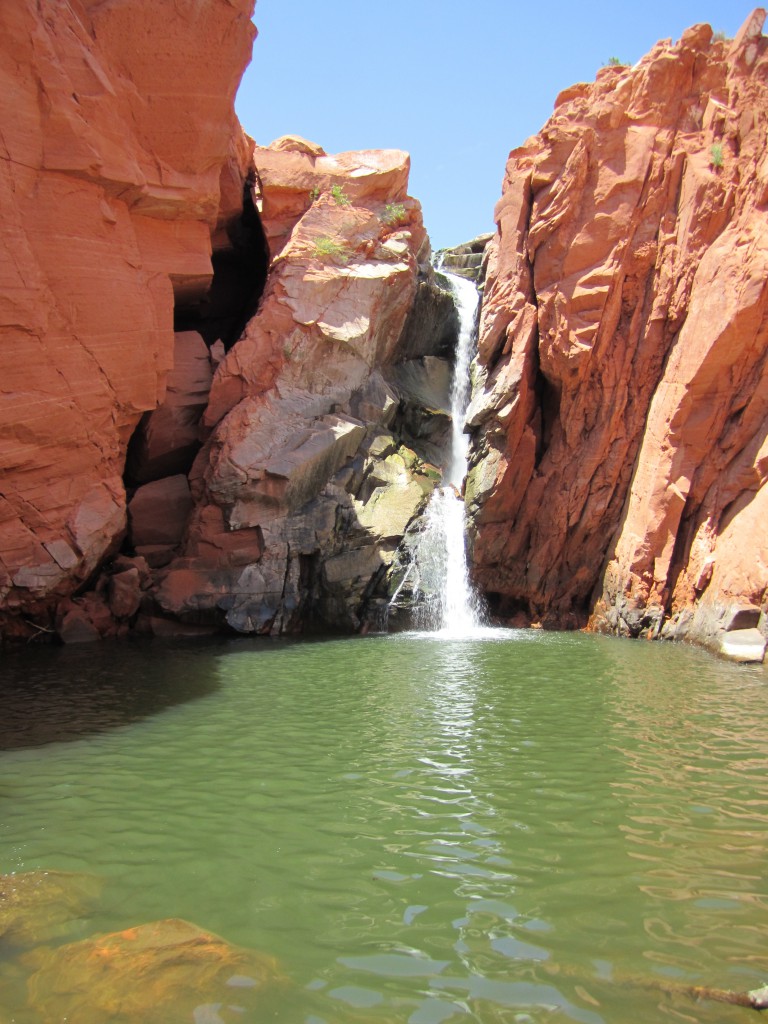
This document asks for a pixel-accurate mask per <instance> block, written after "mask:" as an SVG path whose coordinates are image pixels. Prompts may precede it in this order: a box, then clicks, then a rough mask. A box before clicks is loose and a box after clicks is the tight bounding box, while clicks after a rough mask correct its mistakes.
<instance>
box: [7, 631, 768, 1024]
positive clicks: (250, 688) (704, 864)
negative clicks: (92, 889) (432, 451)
mask: <svg viewBox="0 0 768 1024" xmlns="http://www.w3.org/2000/svg"><path fill="white" fill-rule="evenodd" d="M1 689H2V696H1V698H0V699H1V700H2V705H1V706H2V715H1V721H0V748H2V752H0V837H1V841H0V857H1V863H0V870H1V871H2V872H4V873H10V872H29V871H34V870H40V869H43V870H47V871H53V870H57V871H67V872H76V873H86V874H88V875H95V876H98V877H99V878H101V879H103V881H104V884H103V889H102V891H101V894H100V896H99V898H98V900H97V902H96V904H95V905H94V906H93V907H92V908H91V909H90V910H89V911H88V913H87V914H86V915H84V916H83V915H81V916H79V917H78V918H77V920H76V921H74V923H73V924H72V926H71V927H70V928H69V930H68V931H67V932H66V934H64V933H62V934H61V935H59V936H57V937H56V938H55V939H53V940H47V941H46V943H45V944H44V945H45V947H46V948H43V949H40V948H37V949H34V948H33V949H32V950H29V949H27V950H18V949H15V948H13V947H12V946H11V947H9V946H8V945H7V944H0V952H1V954H2V957H1V959H0V993H2V998H0V1021H2V1022H3V1024H10V1022H14V1024H41V1022H44V1024H49V1022H56V1024H64V1022H65V1021H66V1022H68V1024H108V1022H109V1021H116V1022H119V1024H123V1021H129V1022H130V1024H138V1022H141V1024H144V1022H148V1021H152V1022H154V1021H155V1020H156V1019H157V1020H162V1021H163V1022H164V1024H176V1022H177V1021H178V1022H182V1021H183V1022H189V1024H218V1022H220V1021H227V1022H230V1021H242V1022H244V1024H255V1022H262V1021H285V1022H291V1024H321V1022H326V1024H336V1022H340V1024H346V1022H361V1024H362V1022H387V1024H392V1022H404V1024H405V1022H408V1024H438V1022H441V1021H456V1022H461V1021H479V1022H482V1024H491V1022H502V1021H503V1022H512V1021H514V1022H517V1024H530V1022H531V1021H533V1022H537V1024H538V1022H543V1021H580V1022H584V1024H600V1022H606V1024H637V1022H638V1021H643V1022H644V1024H649V1022H655V1021H666V1020H670V1019H671V1020H681V1021H700V1022H707V1024H710V1022H711V1024H728V1022H731V1021H733V1022H738V1021H747V1020H749V1019H756V1014H755V1011H752V1010H749V1009H742V1008H739V1007H733V1006H724V1005H720V1004H718V1003H712V1002H707V1001H703V1002H696V1001H694V1000H692V999H690V998H688V997H687V996H686V995H685V994H684V993H682V988H684V987H685V986H687V985H697V984H702V985H712V986H718V987H725V988H735V989H739V990H744V989H751V988H755V987H757V986H759V985H760V984H762V983H764V982H765V981H766V980H768V914H767V913H766V910H767V909H768V907H767V904H768V887H767V885H766V863H768V861H767V859H766V853H767V852H768V851H767V849H766V847H767V845H768V770H767V769H768V757H767V755H768V738H766V729H765V722H766V718H767V717H768V689H767V688H766V685H765V674H764V671H763V670H762V668H750V667H740V666H736V665H730V664H727V663H723V662H720V661H718V660H716V659H715V658H713V657H711V656H710V655H708V654H706V653H704V652H700V651H697V650H694V649H691V648H687V647H683V646H670V645H662V644H648V643H644V642H639V641H637V642H632V641H621V640H616V639H611V638H606V637H598V636H588V635H583V634H562V633H560V634H558V633H549V634H547V633H544V632H542V631H536V630H527V631H519V632H518V631H506V632H503V631H487V632H486V633H485V634H483V635H481V636H478V637H475V638H472V637H468V638H464V639H460V640H452V639H450V638H445V637H442V636H440V635H433V636H430V635H426V634H414V633H410V634H400V635H393V636H368V637H357V638H346V639H324V640H315V641H310V640H302V641H278V640H255V639H225V638H219V639H215V640H206V641H187V642H181V641H177V642H168V641H166V642H162V641H158V640H155V641H144V642H137V643H124V644H123V645H121V646H112V645H110V644H107V643H104V644H102V645H98V646H94V645H89V646H88V647H87V648H85V647H84V648H76V647H70V648H47V649H41V650H35V651H31V650H21V651H10V652H7V653H6V652H4V653H3V671H2V687H1ZM162 918H183V919H186V920H188V921H191V922H194V923H195V924H196V925H199V926H200V927H202V928H205V929H210V930H212V931H213V932H215V933H217V934H219V935H221V936H223V937H224V938H226V939H227V940H228V941H229V942H231V943H236V944H238V945H241V946H246V947H249V948H254V949H256V950H260V951H262V952H264V953H267V954H269V955H271V956H273V957H275V958H276V960H277V961H278V962H279V967H280V972H281V975H282V976H283V978H284V983H283V985H282V986H281V987H280V989H279V992H278V994H274V993H273V994H272V995H270V994H269V993H265V995H264V997H263V999H261V1000H259V1001H257V1002H256V1003H255V1004H254V1003H251V1002H247V1001H246V1000H245V997H243V998H241V997H240V995H239V990H236V989H231V990H229V993H224V994H223V995H222V993H220V992H211V993H210V995H208V994H207V993H206V994H205V997H201V1000H200V1005H199V1006H198V1007H196V1009H195V1012H194V1013H192V1014H190V1013H189V1012H188V1011H186V1010H185V1011H184V1013H182V1012H181V1011H180V1012H179V1014H178V1016H176V1015H174V1013H173V1012H171V1013H166V1014H165V1015H164V1016H162V1017H159V1018H156V1017H155V1016H151V1014H150V1012H149V1009H148V1010H147V1012H146V1013H143V1014H142V1013H139V1014H138V1015H136V1016H131V1015H129V1014H127V1013H125V1014H123V1013H122V1011H121V1010H119V1008H118V1009H117V1010H116V1011H115V1013H114V1014H113V1015H107V1014H106V1013H105V1012H104V1011H103V1009H102V1010H101V1011H99V1012H97V1011H96V1010H94V1009H93V1007H92V1006H91V1005H90V1003H89V999H90V996H89V989H88V986H87V984H86V985H85V987H84V988H83V990H82V991H81V992H80V995H79V997H78V998H79V999H80V1002H79V1003H77V1004H76V1005H77V1006H78V1012H77V1013H74V1014H73V1013H72V1006H73V1003H72V999H71V997H70V996H69V995H67V992H66V988H67V983H68V980H67V977H66V973H65V974H64V975H63V978H61V977H60V978H59V980H58V983H57V984H59V988H56V987H55V986H54V990H53V994H50V992H49V994H48V997H47V1001H46V1002H45V1013H43V1012H42V1011H41V1010H40V1009H36V1010H32V1009H29V1008H25V1003H26V998H27V995H26V993H27V979H28V975H29V974H30V973H31V972H33V971H35V970H37V969H38V967H39V965H40V963H45V960H46V957H47V956H49V955H50V952H49V949H48V947H50V946H53V947H54V948H55V946H56V945H57V944H58V943H61V942H64V941H66V942H71V941H73V940H80V939H85V938H86V937H88V936H91V935H93V934H94V933H97V932H110V931H113V930H116V929H125V928H129V927H131V926H135V925H141V924H143V923H146V922H151V921H156V920H158V919H162ZM141 986H142V980H141V977H139V978H137V980H136V983H135V995H136V996H137V998H138V997H140V996H141ZM678 987H679V988H680V990H681V991H679V992H678V991H677V990H678ZM30 991H34V984H33V986H32V987H31V989H30ZM246 994H247V993H246ZM147 998H148V999H149V998H152V999H155V998H157V995H156V990H154V989H153V992H152V994H151V997H150V994H149V993H148V995H147ZM58 1000H60V1003H59V1002H58ZM116 1006H118V1007H119V1004H116Z"/></svg>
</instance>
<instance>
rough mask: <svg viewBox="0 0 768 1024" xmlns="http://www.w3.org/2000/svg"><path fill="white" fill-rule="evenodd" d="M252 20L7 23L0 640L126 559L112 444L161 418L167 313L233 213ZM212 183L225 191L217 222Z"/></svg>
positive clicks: (1, 192)
mask: <svg viewBox="0 0 768 1024" xmlns="http://www.w3.org/2000/svg"><path fill="white" fill-rule="evenodd" d="M252 11H253V0H211V2H206V3H205V4H199V3H195V2H193V0H182V2H180V3H176V4H173V5H171V7H168V5H162V4H141V3H138V4H125V3H117V4H114V3H109V4H103V3H101V4H99V3H85V4H61V3H58V2H56V0H41V2H37V0H35V2H33V0H18V2H14V3H9V4H3V5H2V11H0V27H1V28H2V32H0V47H1V48H2V49H3V51H4V59H3V60H2V62H0V63H1V66H2V70H0V97H2V99H0V103H2V102H4V103H6V105H7V110H6V113H5V116H4V118H3V123H4V129H3V140H4V141H3V145H4V154H3V155H4V157H5V159H3V160H2V161H0V205H2V209H3V217H2V224H1V225H0V238H1V239H2V242H0V245H1V246H2V252H3V258H2V259H0V335H1V339H2V344H0V474H1V475H2V479H3V486H2V496H1V497H0V628H8V629H10V630H12V629H13V628H14V625H13V622H15V623H16V625H19V624H21V623H22V622H23V617H25V616H27V617H29V616H31V617H33V618H34V617H35V615H36V613H38V612H40V616H41V619H42V617H43V613H47V611H49V610H50V608H51V605H52V603H55V601H56V600H57V598H60V597H62V596H64V595H67V594H69V593H71V592H72V590H73V589H74V588H75V587H76V586H78V585H79V584H81V583H82V582H83V580H85V579H87V578H88V577H89V576H90V575H91V574H92V573H93V572H94V569H95V568H96V567H97V566H98V565H99V563H100V562H101V561H102V560H103V559H104V557H105V556H106V555H108V554H109V553H110V552H111V551H114V549H115V548H116V546H117V545H119V543H120V539H121V537H122V534H123V532H124V530H125V526H126V516H125V490H124V486H123V480H122V475H123V469H124V462H125V453H126V446H127V443H128V440H129V438H130V436H131V434H132V432H133V430H134V428H135V426H136V424H137V423H138V421H139V419H140V417H141V416H142V414H143V413H144V412H146V411H149V410H154V409H155V408H156V406H157V405H158V403H159V402H161V401H162V400H163V395H164V393H165V387H166V376H167V373H168V371H169V369H170V368H171V366H172V365H173V344H174V336H173V312H174V304H175V303H176V302H194V301H197V300H199V298H200V297H201V296H202V295H203V294H204V293H205V291H206V289H207V287H208V285H209V282H210V278H211V262H210V253H211V235H212V232H215V231H216V230H222V229H223V228H225V226H226V221H227V218H228V217H231V216H237V215H238V214H239V210H233V209H231V207H230V206H228V205H227V202H228V196H229V195H230V194H231V193H232V191H234V192H235V193H237V191H238V187H239V194H240V200H239V202H240V205H241V200H242V177H241V174H240V168H241V166H242V162H243V161H242V157H243V152H242V150H243V146H244V145H245V148H246V149H247V150H249V149H250V147H249V146H247V144H244V143H243V140H242V136H241V133H240V132H239V128H237V129H236V126H235V121H234V118H233V114H232V104H233V99H234V93H235V89H236V87H237V84H238V82H239V79H240V76H241V74H242V71H243V69H244V67H245V64H246V62H247V60H248V58H249V56H250V49H251V41H252V37H253V27H252V25H251V22H250V16H251V14H252ZM169 39H172V40H173V45H172V46H169V45H168V40H169ZM212 40H215V45H211V41H212ZM222 178H223V179H225V181H226V180H227V179H231V180H238V181H239V186H236V187H234V189H232V188H229V189H228V190H227V189H225V202H224V203H222V204H221V207H220V194H221V187H220V186H221V180H222ZM12 620H13V622H12Z"/></svg>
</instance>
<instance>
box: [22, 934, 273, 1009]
mask: <svg viewBox="0 0 768 1024" xmlns="http://www.w3.org/2000/svg"><path fill="white" fill-rule="evenodd" d="M283 984H284V979H283V977H282V976H281V974H280V972H279V969H278V966H277V962H276V961H275V960H274V959H273V958H271V957H268V956H265V955H263V954H260V953H256V952H253V951H251V950H246V949H241V948H238V947H236V946H232V945H230V944H229V943H228V942H226V941H225V940H224V939H221V938H219V937H218V936H217V935H213V934H212V933H210V932H207V931H204V930H203V929H201V928H198V927H197V926H196V925H193V924H190V923H188V922H187V921H181V920H176V919H171V920H164V921H156V922H154V923H152V924H142V925H139V926H137V927H135V928H126V929H125V930H124V931H121V932H112V933H110V934H107V935H99V936H96V937H94V938H90V939H86V940H85V941H83V942H76V943H71V944H70V945H66V946H61V947H59V948H58V949H54V950H51V951H50V952H49V954H48V956H47V957H46V959H45V961H44V963H43V965H42V966H41V967H40V968H39V969H38V970H37V971H36V972H35V973H34V974H33V975H32V977H31V978H30V980H29V1002H30V1005H31V1007H32V1008H33V1009H34V1010H35V1011H36V1012H37V1013H39V1014H41V1015H42V1017H43V1019H44V1020H50V1021H53V1020H54V1019H55V1020H61V1019H68V1020H76V1021H78V1022H79V1024H101V1022H102V1021H104V1019H105V1018H111V1017H115V1018H119V1020H120V1022H121V1024H168V1021H169V1020H178V1021H182V1020H184V1021H187V1020H189V1021H202V1020H210V1021H217V1022H219V1021H224V1022H233V1021H239V1020H242V1014H243V1013H244V1012H246V1013H248V1014H249V1015H250V1014H254V1013H257V1012H259V1013H263V1014H266V1013H267V1006H268V1001H269V999H270V998H276V994H279V992H280V989H281V987H282V986H283ZM206 1015H207V1016H206Z"/></svg>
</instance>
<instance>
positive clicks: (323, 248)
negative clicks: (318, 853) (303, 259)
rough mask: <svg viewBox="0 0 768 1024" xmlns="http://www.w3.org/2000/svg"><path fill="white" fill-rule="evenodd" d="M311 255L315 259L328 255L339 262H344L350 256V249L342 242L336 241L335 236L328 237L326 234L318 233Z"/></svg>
mask: <svg viewBox="0 0 768 1024" xmlns="http://www.w3.org/2000/svg"><path fill="white" fill-rule="evenodd" d="M312 255H313V256H314V257H315V258H316V259H324V258H325V257H327V256H330V257H331V258H332V259H337V260H339V261H340V262H341V263H346V262H347V260H348V259H349V257H350V251H349V246H347V245H345V244H344V243H343V242H337V241H336V239H335V238H329V237H328V235H320V237H319V238H316V239H315V248H314V250H313V252H312Z"/></svg>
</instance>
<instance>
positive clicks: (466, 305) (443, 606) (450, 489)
mask: <svg viewBox="0 0 768 1024" xmlns="http://www.w3.org/2000/svg"><path fill="white" fill-rule="evenodd" d="M445 277H446V278H447V279H448V281H449V283H450V286H451V290H452V292H453V295H454V301H455V303H456V308H457V311H458V314H459V339H458V343H457V346H456V363H455V366H454V371H453V382H452V385H451V423H452V431H451V444H450V449H449V452H448V458H447V461H446V466H445V470H444V474H443V483H442V485H441V486H440V487H438V488H437V490H436V491H435V492H434V494H433V495H432V498H431V499H430V502H429V505H428V506H427V510H426V512H425V513H424V527H423V530H422V532H421V535H420V537H419V540H418V544H417V545H416V547H415V550H414V561H415V563H416V567H417V570H418V576H419V584H418V590H419V595H420V599H421V601H420V618H421V620H422V623H421V624H422V625H424V626H425V627H426V628H428V629H433V630H434V629H438V630H440V631H441V632H444V633H446V634H448V635H451V636H460V635H463V634H467V633H471V632H472V631H473V630H476V629H478V628H479V627H480V602H479V600H478V597H477V595H476V594H475V593H474V591H473V589H472V586H471V584H470V580H469V571H468V568H467V555H466V517H465V509H464V500H463V498H462V497H461V488H462V486H463V484H464V478H465V476H466V475H467V454H468V450H469V439H468V437H467V435H466V434H465V433H464V423H465V418H466V413H467V407H468V405H469V400H470V397H471V396H470V392H471V382H470V364H471V362H472V356H473V352H474V327H475V313H476V310H477V303H478V294H477V289H476V288H475V286H474V284H473V283H472V282H471V281H467V280H465V279H464V278H461V277H456V276H454V275H453V274H445Z"/></svg>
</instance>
